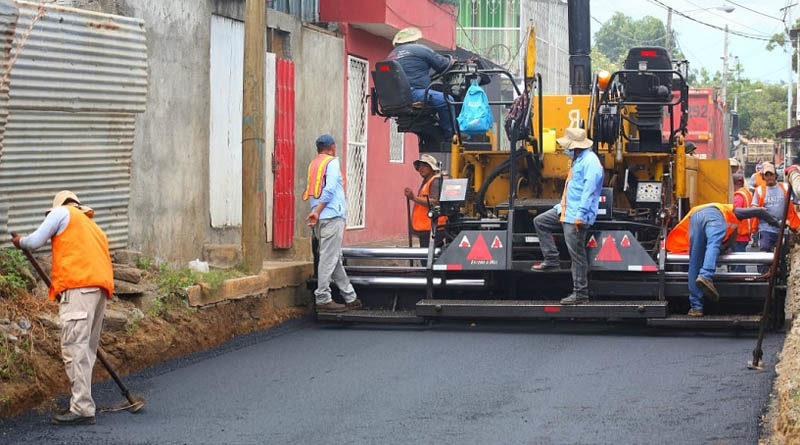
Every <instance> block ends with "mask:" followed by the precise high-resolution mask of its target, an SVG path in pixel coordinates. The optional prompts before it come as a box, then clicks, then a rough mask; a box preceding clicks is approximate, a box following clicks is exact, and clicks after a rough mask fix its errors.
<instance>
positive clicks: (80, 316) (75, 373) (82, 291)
mask: <svg viewBox="0 0 800 445" xmlns="http://www.w3.org/2000/svg"><path fill="white" fill-rule="evenodd" d="M105 310H106V292H105V291H104V290H102V289H100V288H98V287H82V288H77V289H67V290H65V291H64V292H62V293H61V302H60V303H59V305H58V314H59V317H60V318H61V324H62V327H61V358H62V359H63V360H64V368H65V369H66V371H67V377H69V382H70V384H71V385H72V397H71V398H70V401H69V410H70V411H72V412H73V413H74V414H77V415H79V416H85V417H91V416H94V412H95V406H94V400H92V368H94V361H95V359H96V358H97V345H98V344H99V342H100V331H101V330H102V329H103V314H104V313H105Z"/></svg>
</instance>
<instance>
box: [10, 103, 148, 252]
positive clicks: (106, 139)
mask: <svg viewBox="0 0 800 445" xmlns="http://www.w3.org/2000/svg"><path fill="white" fill-rule="evenodd" d="M134 123H135V117H134V115H133V114H115V113H65V112H58V111H36V110H29V111H14V112H12V113H11V115H10V116H9V121H8V126H7V127H6V137H5V142H6V147H5V153H4V155H3V159H2V162H0V196H2V197H3V198H4V199H5V201H6V202H7V204H8V226H9V230H12V231H15V232H20V233H31V232H32V231H33V230H35V229H36V227H38V225H39V224H40V223H41V222H42V220H43V219H44V212H45V211H46V210H47V209H48V208H50V205H51V203H52V200H53V196H54V195H55V193H56V192H58V191H59V190H63V189H69V190H72V191H74V192H75V193H77V195H78V197H79V198H80V199H81V202H82V203H85V204H86V205H88V206H90V207H92V208H93V209H95V217H94V219H95V221H96V222H97V223H98V225H99V226H100V227H101V228H102V229H103V230H104V231H105V232H106V234H107V235H108V238H109V244H110V247H111V248H112V249H116V248H124V247H126V246H127V243H128V200H129V197H130V177H131V153H132V150H133V138H134V132H135V126H134ZM0 245H5V246H7V245H8V240H6V239H0Z"/></svg>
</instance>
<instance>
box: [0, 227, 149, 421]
mask: <svg viewBox="0 0 800 445" xmlns="http://www.w3.org/2000/svg"><path fill="white" fill-rule="evenodd" d="M11 236H12V237H15V236H17V234H16V233H12V234H11ZM21 250H22V253H23V254H25V258H27V259H28V261H30V262H31V265H32V266H33V268H34V269H36V272H37V273H38V274H39V276H40V277H41V278H42V281H44V282H45V284H47V287H50V285H51V282H50V277H48V276H47V274H46V273H44V270H43V269H42V266H40V265H39V262H38V261H36V258H34V257H33V255H32V254H31V252H30V251H29V250H28V249H21ZM56 298H58V299H59V300H60V297H56ZM97 359H98V360H100V363H102V364H103V367H104V368H106V371H108V374H109V375H111V378H112V379H114V382H115V383H116V384H117V386H119V389H120V391H121V392H122V395H123V396H125V398H126V399H127V400H128V403H129V404H130V405H128V406H125V407H122V408H119V409H113V410H109V411H118V410H120V409H127V410H128V411H130V412H132V413H136V412H139V410H141V409H142V407H144V399H143V398H142V397H139V396H136V395H134V394H131V392H130V391H128V388H127V387H126V386H125V384H124V383H122V380H120V378H119V375H117V372H116V371H114V368H112V367H111V363H109V362H108V360H107V359H106V356H105V354H103V351H102V350H101V349H100V347H98V348H97Z"/></svg>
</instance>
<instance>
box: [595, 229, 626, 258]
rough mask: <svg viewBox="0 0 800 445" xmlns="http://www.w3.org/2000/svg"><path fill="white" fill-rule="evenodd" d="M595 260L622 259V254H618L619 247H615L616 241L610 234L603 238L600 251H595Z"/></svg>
mask: <svg viewBox="0 0 800 445" xmlns="http://www.w3.org/2000/svg"><path fill="white" fill-rule="evenodd" d="M595 260H596V261H611V262H620V261H622V256H621V255H620V254H619V249H617V242H616V241H614V237H613V236H612V235H611V234H608V235H606V237H605V238H603V246H602V247H600V252H598V253H597V258H595Z"/></svg>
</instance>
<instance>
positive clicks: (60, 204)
mask: <svg viewBox="0 0 800 445" xmlns="http://www.w3.org/2000/svg"><path fill="white" fill-rule="evenodd" d="M93 216H94V210H92V209H90V208H89V207H85V206H82V205H81V203H80V201H79V200H78V197H77V196H76V195H75V194H74V193H72V192H71V191H69V190H64V191H61V192H58V193H57V194H56V196H55V198H54V199H53V207H52V208H51V209H50V210H48V211H47V213H46V214H45V219H44V222H42V224H41V225H40V226H39V228H38V229H36V231H35V232H33V233H32V234H31V235H28V236H26V237H21V236H19V235H17V236H15V237H14V239H13V243H14V245H15V246H17V247H18V248H20V249H27V250H35V249H38V248H39V247H42V246H43V245H45V243H47V240H52V248H53V272H52V284H51V286H50V295H49V298H50V300H56V299H58V300H59V304H58V314H59V318H60V319H61V323H62V327H61V358H62V359H63V360H64V368H65V370H66V372H67V377H69V381H70V384H71V385H72V393H71V397H70V402H69V411H67V412H65V413H63V414H58V415H56V416H55V417H53V419H52V423H54V424H56V425H92V424H94V423H95V419H94V415H95V404H94V400H93V399H92V369H93V368H94V362H95V359H96V357H97V345H98V344H99V342H100V331H101V330H102V328H103V314H104V313H105V309H106V300H107V299H110V298H111V295H112V294H113V293H114V271H113V268H112V266H111V256H110V255H109V252H108V238H106V234H105V233H103V231H102V230H101V229H100V227H98V226H97V224H95V222H94V221H93V220H92V217H93Z"/></svg>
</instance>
